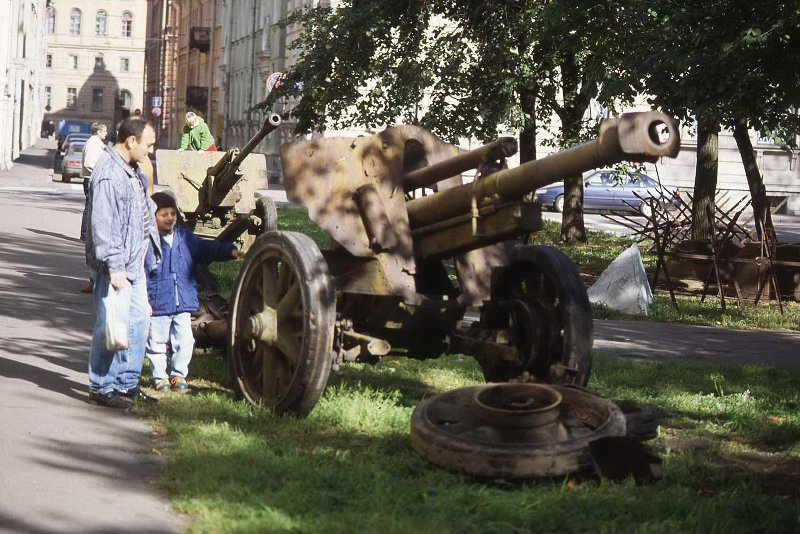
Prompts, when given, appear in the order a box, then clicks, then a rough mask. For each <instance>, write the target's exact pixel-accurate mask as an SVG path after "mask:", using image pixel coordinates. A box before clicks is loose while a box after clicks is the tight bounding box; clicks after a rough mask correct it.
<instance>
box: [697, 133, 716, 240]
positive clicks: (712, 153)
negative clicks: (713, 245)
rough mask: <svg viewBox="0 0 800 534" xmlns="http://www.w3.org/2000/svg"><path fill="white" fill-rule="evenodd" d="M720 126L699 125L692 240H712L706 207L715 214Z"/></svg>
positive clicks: (711, 229)
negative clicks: (709, 207)
mask: <svg viewBox="0 0 800 534" xmlns="http://www.w3.org/2000/svg"><path fill="white" fill-rule="evenodd" d="M718 133H719V126H717V125H716V124H709V123H708V122H705V121H698V123H697V166H696V167H695V174H694V194H693V195H692V238H693V239H711V232H713V231H714V228H713V226H712V225H711V224H709V221H708V217H707V216H706V206H711V208H712V213H714V211H713V210H714V209H715V208H714V195H715V194H716V191H717V171H718V166H719V139H718V137H717V134H718Z"/></svg>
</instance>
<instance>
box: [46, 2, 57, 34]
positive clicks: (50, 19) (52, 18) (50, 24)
mask: <svg viewBox="0 0 800 534" xmlns="http://www.w3.org/2000/svg"><path fill="white" fill-rule="evenodd" d="M45 25H46V26H47V35H53V34H54V33H56V10H55V9H53V8H52V7H49V8H47V22H45Z"/></svg>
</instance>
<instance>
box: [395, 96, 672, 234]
mask: <svg viewBox="0 0 800 534" xmlns="http://www.w3.org/2000/svg"><path fill="white" fill-rule="evenodd" d="M662 128H666V130H667V132H668V133H669V138H668V139H664V140H662V139H661V138H660V133H661V129H662ZM678 150H680V135H679V133H678V127H677V125H676V123H675V121H674V120H673V119H672V118H671V117H669V116H668V115H665V114H664V113H660V112H657V111H649V112H638V113H624V114H623V115H622V116H621V117H619V118H614V119H606V120H605V121H603V122H602V124H601V125H600V133H599V135H598V136H597V138H596V139H594V140H593V141H589V142H586V143H583V144H580V145H577V146H574V147H572V148H569V149H567V150H563V151H561V152H557V153H555V154H551V155H550V156H547V157H545V158H542V159H539V160H534V161H529V162H527V163H523V164H522V165H520V166H519V167H515V168H513V169H503V170H501V171H498V172H495V173H494V174H490V175H488V176H486V177H482V178H479V179H477V180H476V181H475V182H473V183H469V184H464V185H461V186H458V187H454V188H452V189H447V190H445V191H440V192H438V193H434V194H432V195H428V196H425V197H422V198H418V199H415V200H411V201H409V202H408V203H407V204H406V207H407V208H408V220H409V223H410V225H411V227H412V228H419V227H422V226H427V225H430V224H434V223H437V222H439V221H443V220H447V219H450V218H452V217H456V216H458V215H462V214H465V213H469V212H470V209H471V208H472V207H473V206H474V205H477V206H478V207H480V206H482V205H485V204H487V203H489V202H491V201H493V200H494V199H495V198H505V199H518V198H520V197H522V196H523V195H526V194H528V193H530V192H532V191H534V190H536V189H539V188H541V187H544V186H547V185H550V184H552V183H555V182H558V181H561V180H564V179H565V178H568V177H570V176H578V175H580V174H582V173H584V172H586V171H589V170H591V169H595V168H598V167H602V166H606V165H612V164H615V163H619V162H621V161H634V162H645V161H649V162H655V161H657V160H658V158H659V157H661V156H668V157H675V156H676V155H677V154H678Z"/></svg>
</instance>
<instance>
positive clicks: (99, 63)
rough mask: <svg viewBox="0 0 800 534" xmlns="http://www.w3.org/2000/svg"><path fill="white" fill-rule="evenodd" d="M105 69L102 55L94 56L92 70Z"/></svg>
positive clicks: (101, 70)
mask: <svg viewBox="0 0 800 534" xmlns="http://www.w3.org/2000/svg"><path fill="white" fill-rule="evenodd" d="M104 70H106V63H105V61H103V56H95V58H94V71H95V72H103V71H104Z"/></svg>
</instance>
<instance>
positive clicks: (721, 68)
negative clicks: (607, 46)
mask: <svg viewBox="0 0 800 534" xmlns="http://www.w3.org/2000/svg"><path fill="white" fill-rule="evenodd" d="M627 20H628V21H629V23H628V24H627V25H626V26H625V27H626V29H627V32H626V33H625V34H624V35H623V36H620V37H621V38H622V39H623V40H628V39H629V40H630V46H631V47H632V48H633V49H636V50H638V51H639V57H637V58H636V59H635V61H632V62H630V63H628V64H627V65H625V69H624V73H623V75H622V76H621V78H622V79H626V80H628V81H629V83H630V85H631V86H633V87H635V88H636V90H637V91H641V92H644V93H646V94H649V95H651V96H652V100H651V103H652V104H653V105H655V106H658V107H661V108H663V109H664V110H665V111H667V112H668V113H671V114H673V115H674V116H675V117H677V118H679V119H681V120H683V121H688V122H691V121H693V120H695V119H697V120H701V121H706V122H709V123H710V124H717V125H724V126H728V127H730V126H731V125H732V124H733V123H734V122H735V121H736V120H738V119H746V120H748V121H749V124H750V126H751V127H752V128H755V129H757V130H759V131H761V132H762V133H766V132H772V133H774V134H775V135H776V136H779V137H781V138H782V139H784V140H785V141H787V142H791V143H792V144H793V143H794V136H795V135H796V134H797V132H798V131H799V128H800V119H799V118H798V116H797V114H796V109H797V106H798V104H799V103H800V89H799V87H800V84H799V83H798V82H800V69H798V66H800V50H799V47H798V45H800V24H799V23H800V11H798V7H797V3H796V2H793V1H786V0H774V1H768V2H766V3H763V2H762V3H758V4H755V3H753V2H748V1H746V0H713V1H711V2H704V3H702V4H696V5H692V6H690V5H689V4H685V3H679V2H662V1H645V2H632V3H631V4H630V6H629V9H628V10H627ZM626 75H627V76H626ZM637 81H638V82H642V83H638V82H637Z"/></svg>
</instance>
